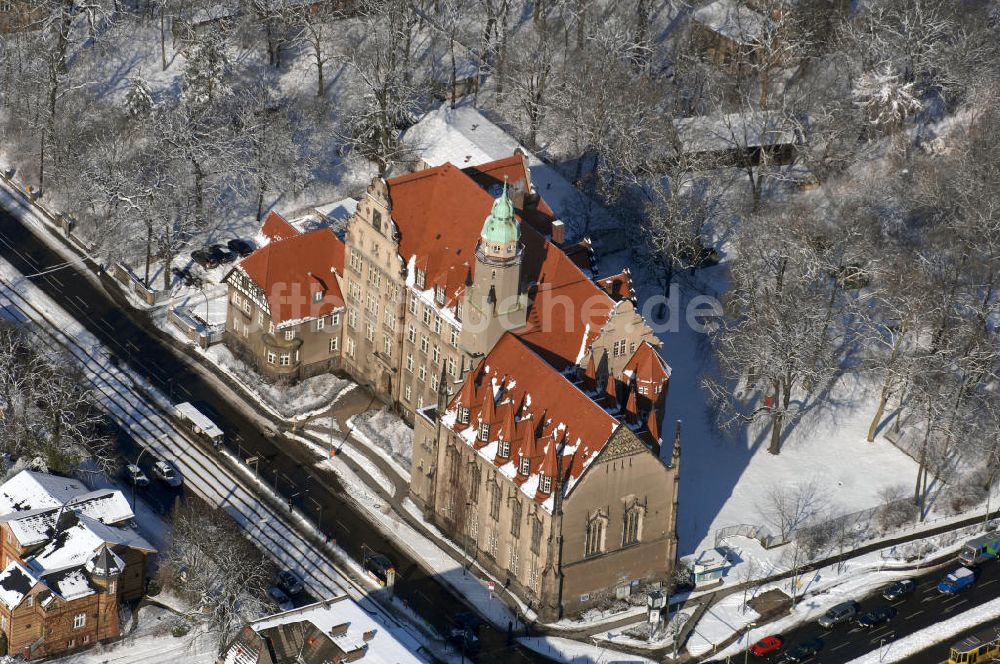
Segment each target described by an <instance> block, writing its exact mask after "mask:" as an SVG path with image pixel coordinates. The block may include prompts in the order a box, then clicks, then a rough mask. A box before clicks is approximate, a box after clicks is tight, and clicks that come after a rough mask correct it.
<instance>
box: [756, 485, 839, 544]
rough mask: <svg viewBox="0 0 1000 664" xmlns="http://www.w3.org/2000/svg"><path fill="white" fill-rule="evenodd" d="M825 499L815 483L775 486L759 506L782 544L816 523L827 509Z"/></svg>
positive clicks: (759, 509) (769, 490)
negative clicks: (807, 526) (810, 524)
mask: <svg viewBox="0 0 1000 664" xmlns="http://www.w3.org/2000/svg"><path fill="white" fill-rule="evenodd" d="M824 501H825V497H824V496H823V495H822V488H821V487H820V485H819V482H817V481H816V480H815V479H809V480H804V481H802V482H798V483H796V484H788V483H786V482H779V483H775V484H772V485H771V487H770V488H769V489H768V490H767V493H766V494H765V495H764V498H763V503H762V504H760V505H757V510H758V511H759V512H760V513H761V515H762V516H763V517H764V519H765V520H766V521H767V523H768V524H769V525H771V526H773V527H774V528H775V529H776V530H777V531H778V536H779V537H780V538H781V541H782V542H787V541H788V540H789V539H790V538H791V537H792V536H793V535H794V534H795V533H796V532H797V531H799V530H801V529H802V528H804V527H805V526H806V525H807V524H809V523H811V522H813V521H815V520H816V518H817V517H818V516H819V514H820V513H821V511H822V509H823V508H824Z"/></svg>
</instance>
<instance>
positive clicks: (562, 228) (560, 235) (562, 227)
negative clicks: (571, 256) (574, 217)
mask: <svg viewBox="0 0 1000 664" xmlns="http://www.w3.org/2000/svg"><path fill="white" fill-rule="evenodd" d="M565 241H566V224H564V223H563V222H561V221H559V220H558V219H557V220H556V221H553V222H552V244H555V245H558V246H562V243H563V242H565Z"/></svg>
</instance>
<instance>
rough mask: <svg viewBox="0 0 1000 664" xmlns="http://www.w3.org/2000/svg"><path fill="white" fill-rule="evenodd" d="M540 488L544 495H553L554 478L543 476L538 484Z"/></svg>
mask: <svg viewBox="0 0 1000 664" xmlns="http://www.w3.org/2000/svg"><path fill="white" fill-rule="evenodd" d="M538 488H539V489H540V490H541V492H542V493H552V478H551V477H549V476H548V475H542V477H541V480H539V482H538Z"/></svg>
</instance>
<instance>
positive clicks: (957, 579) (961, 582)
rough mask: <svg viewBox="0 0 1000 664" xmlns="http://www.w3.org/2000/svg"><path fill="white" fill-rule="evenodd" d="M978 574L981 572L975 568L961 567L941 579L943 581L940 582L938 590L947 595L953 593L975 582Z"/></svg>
mask: <svg viewBox="0 0 1000 664" xmlns="http://www.w3.org/2000/svg"><path fill="white" fill-rule="evenodd" d="M978 576H979V574H978V573H977V572H976V571H975V570H972V569H969V568H968V567H959V568H958V569H957V570H955V571H954V572H951V573H949V574H948V575H947V576H946V577H944V578H943V579H941V583H939V584H938V590H939V591H940V592H942V593H945V594H947V595H953V594H955V593H957V592H961V591H963V590H965V589H966V588H968V587H969V586H971V585H972V584H973V583H975V581H976V578H978Z"/></svg>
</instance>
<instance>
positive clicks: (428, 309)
mask: <svg viewBox="0 0 1000 664" xmlns="http://www.w3.org/2000/svg"><path fill="white" fill-rule="evenodd" d="M433 316H434V314H433V312H432V311H431V306H430V305H429V304H425V305H424V325H430V324H431V318H432V317H433Z"/></svg>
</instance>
